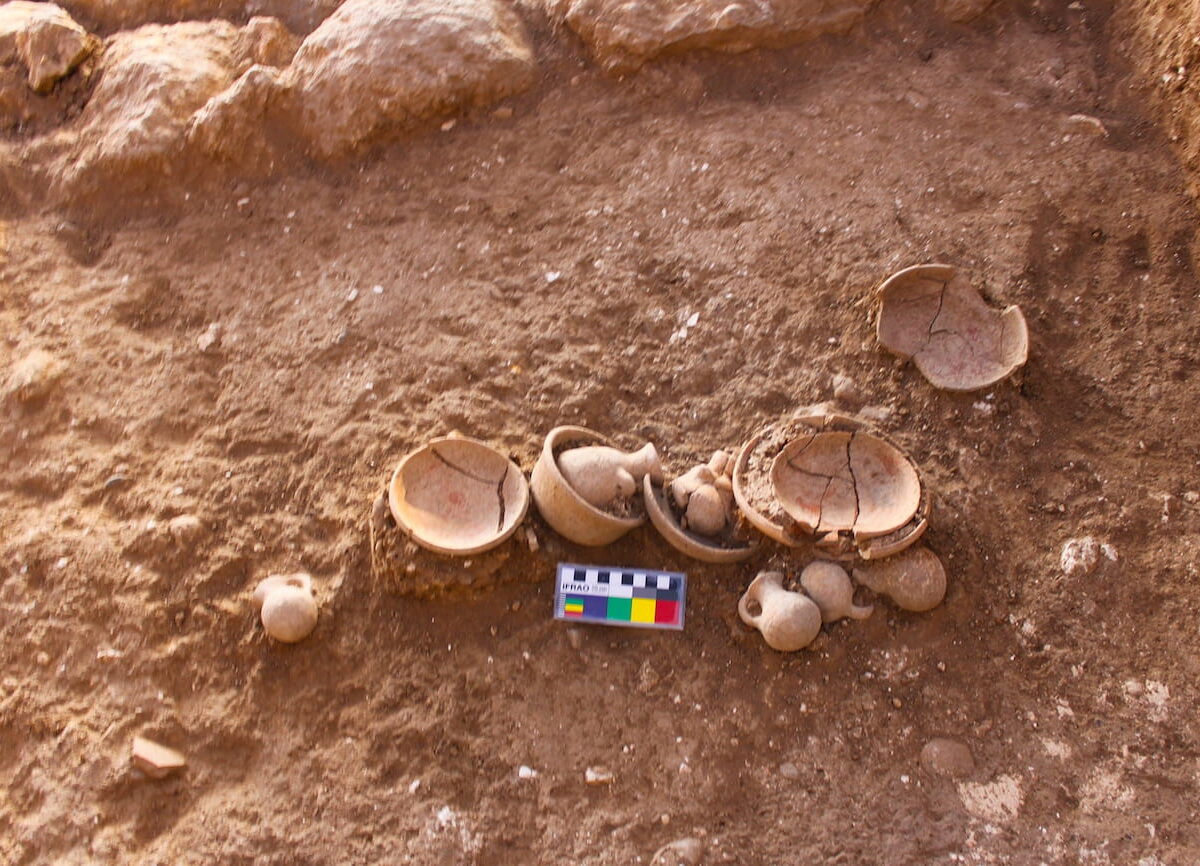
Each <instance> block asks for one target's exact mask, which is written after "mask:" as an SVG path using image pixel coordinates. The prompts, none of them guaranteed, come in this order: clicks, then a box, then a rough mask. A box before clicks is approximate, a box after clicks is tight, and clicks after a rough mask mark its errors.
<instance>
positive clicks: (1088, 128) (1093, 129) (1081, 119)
mask: <svg viewBox="0 0 1200 866" xmlns="http://www.w3.org/2000/svg"><path fill="white" fill-rule="evenodd" d="M1067 123H1069V124H1070V125H1071V126H1072V127H1074V128H1075V129H1076V130H1079V131H1081V132H1089V133H1091V134H1092V135H1097V136H1099V137H1101V138H1108V129H1107V128H1106V127H1105V126H1104V122H1103V121H1101V120H1100V118H1098V117H1092V115H1090V114H1072V115H1071V116H1070V117H1068V118H1067Z"/></svg>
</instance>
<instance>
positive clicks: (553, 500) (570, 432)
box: [529, 426, 649, 547]
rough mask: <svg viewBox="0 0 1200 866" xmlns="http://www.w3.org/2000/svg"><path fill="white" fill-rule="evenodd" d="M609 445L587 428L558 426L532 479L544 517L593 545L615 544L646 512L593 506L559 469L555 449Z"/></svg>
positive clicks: (561, 531)
mask: <svg viewBox="0 0 1200 866" xmlns="http://www.w3.org/2000/svg"><path fill="white" fill-rule="evenodd" d="M609 444H610V443H609V440H608V439H606V438H605V437H603V436H601V435H600V434H599V433H596V432H594V431H592V430H588V429H587V428H586V427H570V426H565V427H555V428H554V429H553V430H551V431H550V432H549V433H548V434H547V435H546V441H545V442H544V443H543V444H542V453H541V456H540V457H538V461H537V463H536V464H534V467H533V473H532V475H531V476H530V479H529V485H530V490H531V491H532V493H533V501H534V502H536V503H537V507H538V511H539V512H541V515H542V517H544V518H545V519H546V522H547V523H549V524H550V526H552V527H553V528H554V530H555V531H557V532H558V533H559V534H561V535H563V536H565V537H566V538H569V539H570V540H571V541H574V542H576V543H577V544H585V545H589V546H593V547H595V546H599V545H603V544H611V543H612V542H614V541H616V540H617V539H618V538H620V537H621V536H622V535H624V534H625V533H626V532H628V531H629V530H631V529H634V528H636V527H638V526H641V525H642V523H644V522H645V517H644V516H642V515H637V516H631V517H618V516H617V515H615V514H609V513H608V512H606V511H602V510H601V509H599V508H597V507H596V506H595V505H592V504H591V503H590V502H588V501H587V500H586V499H584V498H583V497H582V496H580V495H579V494H578V493H577V492H576V491H575V489H574V488H573V487H572V486H571V485H570V483H569V482H568V481H567V479H566V478H565V477H563V474H562V472H561V471H560V470H559V466H558V460H557V459H556V453H555V452H556V451H561V450H562V449H563V446H568V445H569V446H574V445H609ZM614 450H616V449H614ZM563 453H566V452H565V451H564V452H563ZM618 453H620V452H618ZM558 456H561V455H558ZM646 477H649V473H647V474H646Z"/></svg>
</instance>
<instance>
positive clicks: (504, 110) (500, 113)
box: [492, 105, 513, 120]
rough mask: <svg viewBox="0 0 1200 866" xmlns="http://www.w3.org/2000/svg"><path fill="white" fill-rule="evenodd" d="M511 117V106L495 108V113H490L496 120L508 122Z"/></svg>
mask: <svg viewBox="0 0 1200 866" xmlns="http://www.w3.org/2000/svg"><path fill="white" fill-rule="evenodd" d="M512 116H513V110H512V106H509V105H501V106H500V107H499V108H497V109H496V110H495V111H493V112H492V117H494V118H496V119H497V120H509V119H511V118H512Z"/></svg>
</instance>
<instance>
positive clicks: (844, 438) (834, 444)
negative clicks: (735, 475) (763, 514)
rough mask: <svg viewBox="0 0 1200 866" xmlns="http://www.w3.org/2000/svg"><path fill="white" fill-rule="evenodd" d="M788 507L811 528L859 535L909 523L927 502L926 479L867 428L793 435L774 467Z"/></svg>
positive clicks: (881, 532) (777, 489) (872, 534)
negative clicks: (923, 489) (923, 491)
mask: <svg viewBox="0 0 1200 866" xmlns="http://www.w3.org/2000/svg"><path fill="white" fill-rule="evenodd" d="M771 483H772V485H773V486H774V488H775V496H776V498H777V499H778V500H779V504H780V505H781V506H782V507H783V509H784V510H785V511H786V512H787V513H788V514H789V515H791V517H792V519H793V520H795V521H796V523H798V524H799V525H800V526H801V527H802V528H803V529H804V530H805V531H807V532H811V533H815V534H821V535H823V534H826V533H829V532H845V531H849V532H852V533H853V534H854V537H855V538H872V537H875V536H879V535H887V534H888V533H889V532H894V531H895V530H897V529H899V528H900V527H902V526H904V525H905V524H906V523H908V522H909V520H911V519H912V517H913V515H914V514H916V512H917V506H918V505H920V503H921V480H920V478H919V477H918V476H917V470H916V467H914V466H913V465H912V463H911V462H910V461H909V459H908V458H907V457H905V456H904V454H903V452H901V451H900V450H899V449H897V448H895V447H893V446H892V445H890V444H889V443H887V442H885V441H884V440H882V439H880V438H878V437H876V436H872V435H871V434H870V433H866V432H862V431H845V430H837V431H827V432H821V433H813V434H810V435H805V436H801V437H798V438H796V439H793V440H792V441H791V442H789V443H788V444H787V445H786V446H785V447H784V449H783V450H782V451H781V452H779V456H777V457H776V458H775V462H774V463H773V464H772V466H771Z"/></svg>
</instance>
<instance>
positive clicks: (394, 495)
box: [387, 436, 529, 556]
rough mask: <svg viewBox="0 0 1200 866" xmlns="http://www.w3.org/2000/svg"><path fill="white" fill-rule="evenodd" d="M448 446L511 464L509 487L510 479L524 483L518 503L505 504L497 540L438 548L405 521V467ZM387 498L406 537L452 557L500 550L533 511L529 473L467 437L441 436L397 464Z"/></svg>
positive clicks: (394, 517) (506, 471) (435, 551)
mask: <svg viewBox="0 0 1200 866" xmlns="http://www.w3.org/2000/svg"><path fill="white" fill-rule="evenodd" d="M446 442H453V443H455V444H456V445H465V446H466V447H468V448H472V449H476V450H479V451H480V452H486V453H488V454H491V455H494V456H495V457H497V458H499V459H500V460H502V461H504V463H505V464H507V467H506V469H505V477H504V481H505V484H507V482H508V478H509V477H516V478H518V479H520V483H519V485H518V486H517V490H516V502H509V501H508V500H507V499H506V500H505V503H504V506H505V507H504V512H505V513H504V522H505V526H504V527H503V528H501V529H499V530H497V532H496V535H495V536H493V537H492V538H489V539H488V540H487V541H485V542H483V543H481V544H476V545H471V546H469V547H447V546H445V545H442V544H438V543H437V542H435V541H431V540H430V539H428V538H425V537H422V536H421V534H420V532H419V531H418V530H417V529H415V528H414V527H413V526H411V525H410V524H409V523H408V521H406V520H405V519H404V515H403V509H402V507H401V503H402V502H403V501H404V500H403V499H402V494H401V493H400V492H399V491H400V490H401V489H402V488H403V487H404V485H403V484H402V473H403V472H404V469H405V467H406V466H407V465H408V464H409V463H410V462H411V461H412V460H413V459H415V458H416V457H419V456H422V455H424V454H425V453H426V452H432V451H433V448H434V446H435V445H441V444H443V443H446ZM387 498H388V510H389V511H390V512H391V515H392V519H393V520H395V521H396V525H397V526H399V527H400V529H401V530H402V531H403V532H404V534H405V535H407V536H408V537H409V538H411V539H412V540H413V541H415V542H416V543H417V544H419V545H421V546H422V547H424V548H425V549H426V550H432V551H433V552H434V553H443V554H447V555H449V556H470V555H472V554H475V553H483V552H484V551H485V550H491V549H492V548H493V547H497V546H499V545H500V544H502V543H503V542H504V541H506V540H507V539H508V538H509V537H510V536H511V535H512V534H513V533H514V532H516V531H517V527H518V526H520V525H521V522H522V521H523V520H524V519H525V515H526V514H527V513H528V511H529V482H528V481H527V480H526V479H525V473H523V472H522V471H521V468H520V467H519V466H517V464H516V463H514V462H513V461H512V460H511V459H510V458H509V457H506V456H505V455H504V454H502V453H501V452H500V451H498V450H496V449H495V448H493V447H492V446H491V445H488V444H487V443H486V442H480V441H479V440H478V439H471V438H469V437H466V436H440V437H438V438H437V439H432V440H430V441H429V442H426V443H425V444H424V445H422V446H421V447H420V448H417V449H415V450H413V451H410V452H409V453H408V454H405V455H404V457H403V458H401V460H400V463H399V464H397V466H396V469H395V470H394V471H393V472H392V477H391V479H390V480H389V481H388V489H387ZM513 505H516V508H513V507H512V506H513ZM510 512H511V514H512V517H511V519H510V517H509V513H510Z"/></svg>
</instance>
